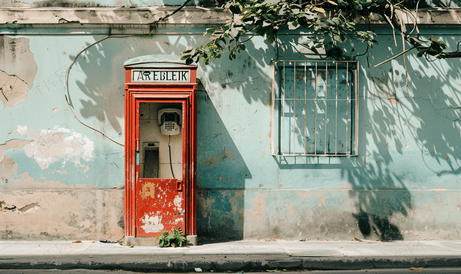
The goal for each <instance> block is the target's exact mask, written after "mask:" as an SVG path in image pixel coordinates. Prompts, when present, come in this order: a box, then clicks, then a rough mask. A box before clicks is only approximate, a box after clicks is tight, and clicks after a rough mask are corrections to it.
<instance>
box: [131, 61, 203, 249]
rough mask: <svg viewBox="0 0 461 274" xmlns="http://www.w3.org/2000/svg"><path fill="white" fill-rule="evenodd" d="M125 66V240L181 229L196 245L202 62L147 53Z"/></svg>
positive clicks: (147, 240)
mask: <svg viewBox="0 0 461 274" xmlns="http://www.w3.org/2000/svg"><path fill="white" fill-rule="evenodd" d="M124 67H125V77H126V81H125V91H126V96H125V242H126V243H127V244H130V245H152V244H154V243H155V239H156V237H158V236H160V235H161V234H162V231H171V230H172V229H174V228H181V230H182V231H183V232H184V233H185V234H186V235H187V238H188V239H189V241H190V242H191V243H192V244H196V241H197V233H196V217H195V186H196V177H195V175H196V171H195V166H196V165H195V163H196V157H195V156H196V148H197V143H196V135H197V134H196V130H197V127H196V121H197V112H196V108H197V96H196V92H197V83H196V71H197V66H188V65H185V64H184V62H181V61H177V60H171V59H169V57H165V56H159V55H147V56H141V57H137V58H133V59H130V60H128V61H126V62H125V63H124Z"/></svg>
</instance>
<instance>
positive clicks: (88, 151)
mask: <svg viewBox="0 0 461 274" xmlns="http://www.w3.org/2000/svg"><path fill="white" fill-rule="evenodd" d="M16 131H17V132H18V133H19V134H20V135H21V136H24V135H27V136H28V137H29V138H31V139H32V142H31V143H29V144H27V145H26V146H25V153H26V155H27V156H28V157H32V156H33V157H34V159H35V161H36V162H37V164H38V165H39V166H40V167H41V168H42V169H46V168H48V167H49V166H50V164H52V163H54V162H56V161H58V158H63V159H64V160H65V161H64V162H63V167H64V166H65V163H66V162H67V161H72V162H73V163H74V164H75V165H76V166H81V167H85V166H84V165H82V164H81V163H80V160H81V159H83V160H85V161H89V160H90V159H91V158H93V155H92V153H93V150H94V142H93V141H91V140H90V139H88V138H87V137H86V136H82V135H81V134H80V133H77V132H73V131H71V130H70V129H65V128H54V129H53V130H30V129H28V128H27V127H26V126H17V128H16ZM86 170H88V169H86ZM86 170H85V171H86Z"/></svg>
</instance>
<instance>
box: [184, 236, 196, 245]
mask: <svg viewBox="0 0 461 274" xmlns="http://www.w3.org/2000/svg"><path fill="white" fill-rule="evenodd" d="M186 237H187V240H188V241H189V244H191V245H197V235H187V236H186Z"/></svg>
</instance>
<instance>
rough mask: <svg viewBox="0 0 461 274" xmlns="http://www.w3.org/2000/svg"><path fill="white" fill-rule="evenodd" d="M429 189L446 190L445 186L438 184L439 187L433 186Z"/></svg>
mask: <svg viewBox="0 0 461 274" xmlns="http://www.w3.org/2000/svg"><path fill="white" fill-rule="evenodd" d="M431 190H447V188H446V187H443V186H440V187H435V188H433V189H431Z"/></svg>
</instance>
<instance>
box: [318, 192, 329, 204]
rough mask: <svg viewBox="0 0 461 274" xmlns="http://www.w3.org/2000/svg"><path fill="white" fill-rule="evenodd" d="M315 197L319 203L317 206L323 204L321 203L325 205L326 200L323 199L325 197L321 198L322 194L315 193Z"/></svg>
mask: <svg viewBox="0 0 461 274" xmlns="http://www.w3.org/2000/svg"><path fill="white" fill-rule="evenodd" d="M317 198H318V199H319V204H318V206H323V205H326V204H327V202H326V201H325V199H323V194H322V193H319V194H318V195H317Z"/></svg>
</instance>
